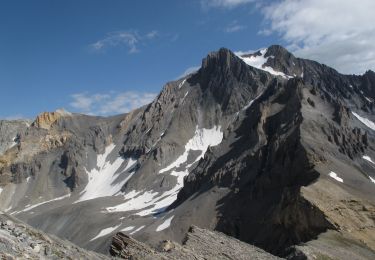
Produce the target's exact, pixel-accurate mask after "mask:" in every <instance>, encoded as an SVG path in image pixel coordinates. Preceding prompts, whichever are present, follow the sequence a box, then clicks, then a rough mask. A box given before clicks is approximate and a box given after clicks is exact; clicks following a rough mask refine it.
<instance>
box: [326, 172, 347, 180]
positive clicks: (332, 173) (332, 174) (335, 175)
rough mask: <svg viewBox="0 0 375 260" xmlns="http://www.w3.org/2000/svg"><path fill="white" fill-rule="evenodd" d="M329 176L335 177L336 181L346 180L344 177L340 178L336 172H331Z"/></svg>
mask: <svg viewBox="0 0 375 260" xmlns="http://www.w3.org/2000/svg"><path fill="white" fill-rule="evenodd" d="M328 175H329V177H331V178H333V179H335V180H336V181H339V182H342V183H343V182H344V180H343V179H342V178H340V177H339V176H337V174H336V173H335V172H330V173H329V174H328Z"/></svg>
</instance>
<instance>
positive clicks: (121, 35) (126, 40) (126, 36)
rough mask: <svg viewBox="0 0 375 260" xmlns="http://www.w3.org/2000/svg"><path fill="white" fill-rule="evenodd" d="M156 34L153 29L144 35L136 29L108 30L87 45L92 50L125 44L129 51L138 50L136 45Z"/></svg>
mask: <svg viewBox="0 0 375 260" xmlns="http://www.w3.org/2000/svg"><path fill="white" fill-rule="evenodd" d="M157 36H158V31H156V30H153V31H151V32H149V33H146V34H145V35H140V34H139V33H138V32H137V31H118V32H110V33H108V34H107V36H106V37H105V38H103V39H101V40H98V41H96V42H94V43H92V44H90V45H89V47H90V48H91V49H92V50H93V51H103V50H105V49H107V48H110V47H117V46H126V47H127V48H128V51H129V53H137V52H139V49H138V45H139V44H140V43H142V42H144V41H145V40H152V39H154V38H156V37H157Z"/></svg>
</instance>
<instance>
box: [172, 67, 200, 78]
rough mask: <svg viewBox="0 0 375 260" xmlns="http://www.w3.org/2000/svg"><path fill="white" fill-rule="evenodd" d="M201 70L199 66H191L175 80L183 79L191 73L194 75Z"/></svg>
mask: <svg viewBox="0 0 375 260" xmlns="http://www.w3.org/2000/svg"><path fill="white" fill-rule="evenodd" d="M200 68H201V66H192V67H189V68H187V69H186V70H185V71H184V72H183V73H181V75H179V76H178V77H177V78H176V79H180V78H183V77H185V76H187V75H189V74H191V73H194V72H196V71H197V70H199V69H200Z"/></svg>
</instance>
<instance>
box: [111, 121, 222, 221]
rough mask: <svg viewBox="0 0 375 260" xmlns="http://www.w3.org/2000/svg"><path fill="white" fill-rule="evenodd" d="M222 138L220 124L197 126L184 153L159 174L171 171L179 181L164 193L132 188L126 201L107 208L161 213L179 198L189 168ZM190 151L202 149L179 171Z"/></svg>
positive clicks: (114, 210)
mask: <svg viewBox="0 0 375 260" xmlns="http://www.w3.org/2000/svg"><path fill="white" fill-rule="evenodd" d="M222 140H223V133H222V132H221V127H220V126H215V127H213V128H211V129H205V128H198V126H197V127H196V130H195V134H194V136H193V137H192V138H191V139H190V140H189V141H188V142H187V144H186V145H185V151H184V152H183V154H182V155H180V156H179V157H178V158H177V159H176V161H174V162H173V163H171V164H170V165H169V166H167V167H165V168H164V169H161V170H160V171H159V174H163V173H166V172H168V171H170V175H172V176H176V178H177V183H176V185H175V186H174V187H173V188H172V189H170V190H168V191H165V192H164V193H162V194H160V193H159V192H155V191H152V190H151V191H144V190H143V191H135V190H132V191H130V192H128V193H127V194H125V196H124V199H125V202H124V203H122V204H120V205H117V206H114V207H108V208H106V210H107V211H109V212H123V211H138V212H137V213H136V214H135V215H139V216H147V215H151V214H155V213H159V212H160V211H161V210H163V209H165V208H166V207H168V206H169V205H171V204H172V203H173V202H174V201H175V200H176V199H177V194H178V192H179V191H180V189H181V188H182V187H183V185H184V177H185V176H187V175H188V174H189V171H188V170H189V168H190V166H192V165H193V164H194V163H195V162H197V161H199V160H200V159H201V158H202V157H203V156H204V154H205V153H206V151H207V149H208V147H209V146H216V145H218V144H220V143H221V141H222ZM190 151H200V154H199V155H198V156H197V157H196V159H195V160H194V162H192V163H190V164H189V165H187V166H186V167H185V168H184V169H183V170H179V171H177V170H176V168H178V167H179V166H180V165H182V164H183V163H186V162H187V159H188V155H189V153H190Z"/></svg>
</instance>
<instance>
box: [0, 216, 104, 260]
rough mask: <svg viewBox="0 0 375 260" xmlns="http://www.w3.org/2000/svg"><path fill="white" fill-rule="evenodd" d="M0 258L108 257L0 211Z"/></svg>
mask: <svg viewBox="0 0 375 260" xmlns="http://www.w3.org/2000/svg"><path fill="white" fill-rule="evenodd" d="M0 258H1V259H88V260H94V259H98V260H99V259H109V258H108V257H106V256H104V255H100V254H98V253H95V252H90V251H87V250H84V249H82V248H79V247H77V246H75V245H73V244H72V243H70V242H68V241H64V240H61V239H58V238H56V237H54V236H50V235H47V234H45V233H43V232H40V231H39V230H36V229H34V228H32V227H30V226H28V225H26V224H24V223H22V222H20V221H18V220H17V219H14V218H12V217H10V216H8V215H6V214H4V213H3V212H0Z"/></svg>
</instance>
